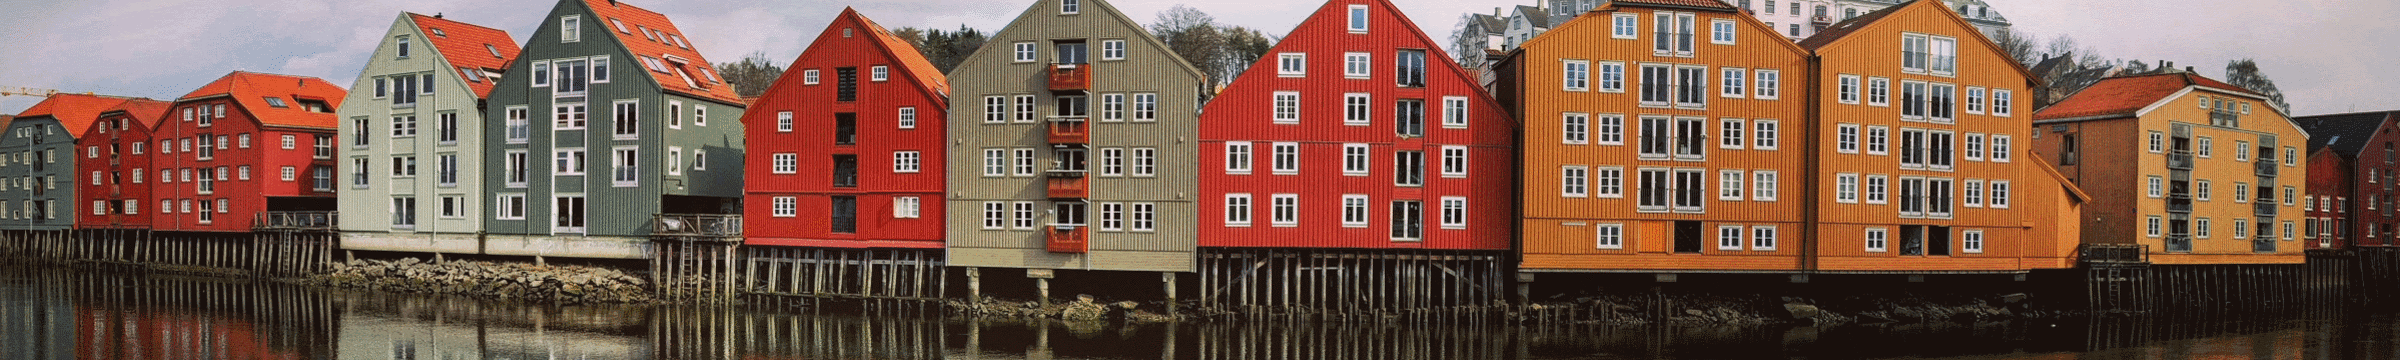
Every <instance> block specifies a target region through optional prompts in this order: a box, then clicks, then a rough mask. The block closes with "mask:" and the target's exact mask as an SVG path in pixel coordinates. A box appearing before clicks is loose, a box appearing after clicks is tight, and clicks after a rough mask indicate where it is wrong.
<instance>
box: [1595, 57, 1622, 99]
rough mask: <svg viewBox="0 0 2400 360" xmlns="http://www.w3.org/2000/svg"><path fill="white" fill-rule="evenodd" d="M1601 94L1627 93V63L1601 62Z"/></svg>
mask: <svg viewBox="0 0 2400 360" xmlns="http://www.w3.org/2000/svg"><path fill="white" fill-rule="evenodd" d="M1600 92H1605V93H1623V92H1625V63H1624V62H1619V61H1602V62H1600Z"/></svg>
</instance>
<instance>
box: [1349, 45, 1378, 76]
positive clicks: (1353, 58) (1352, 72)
mask: <svg viewBox="0 0 2400 360" xmlns="http://www.w3.org/2000/svg"><path fill="white" fill-rule="evenodd" d="M1374 61H1375V55H1372V54H1368V53H1363V52H1354V53H1342V77H1344V78H1350V79H1366V78H1370V77H1373V76H1374V75H1371V74H1373V72H1371V71H1369V70H1368V69H1370V68H1371V67H1372V66H1374Z"/></svg>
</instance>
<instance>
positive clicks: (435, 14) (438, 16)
mask: <svg viewBox="0 0 2400 360" xmlns="http://www.w3.org/2000/svg"><path fill="white" fill-rule="evenodd" d="M433 18H435V19H440V18H442V13H438V12H437V13H433Z"/></svg>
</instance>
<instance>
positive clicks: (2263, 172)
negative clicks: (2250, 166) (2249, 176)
mask: <svg viewBox="0 0 2400 360" xmlns="http://www.w3.org/2000/svg"><path fill="white" fill-rule="evenodd" d="M2254 166H2255V167H2257V168H2258V176H2264V177H2274V176H2275V175H2276V173H2277V172H2278V171H2277V170H2278V169H2276V168H2275V166H2276V164H2275V158H2271V157H2260V158H2258V163H2257V164H2256V165H2254Z"/></svg>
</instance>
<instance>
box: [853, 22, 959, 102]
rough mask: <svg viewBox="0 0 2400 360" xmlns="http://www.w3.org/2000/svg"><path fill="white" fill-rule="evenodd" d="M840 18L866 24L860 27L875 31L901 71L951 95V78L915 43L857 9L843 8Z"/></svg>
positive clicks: (942, 92) (870, 31) (936, 91)
mask: <svg viewBox="0 0 2400 360" xmlns="http://www.w3.org/2000/svg"><path fill="white" fill-rule="evenodd" d="M838 19H849V20H853V21H857V22H859V23H860V24H864V25H865V26H860V27H862V28H866V29H867V31H868V32H869V33H873V35H875V40H877V41H878V42H881V43H883V50H884V51H886V52H888V53H889V54H888V55H890V56H891V58H892V59H895V60H899V61H900V68H901V69H902V71H901V72H903V73H906V74H908V75H910V76H912V77H915V78H916V83H917V84H918V85H920V86H924V87H926V88H928V89H931V90H933V91H935V93H936V94H937V95H942V96H949V94H950V79H949V78H947V77H943V76H942V69H940V68H936V67H933V62H932V61H929V60H925V54H924V53H923V52H919V51H917V46H916V45H915V44H910V43H908V40H907V39H901V38H900V36H899V35H893V34H892V32H891V31H890V30H888V29H885V28H884V27H883V25H879V24H876V23H875V20H872V19H867V16H866V15H863V14H859V13H858V10H856V9H851V8H842V15H841V16H840V17H838ZM835 21H837V22H838V21H842V20H835Z"/></svg>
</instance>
